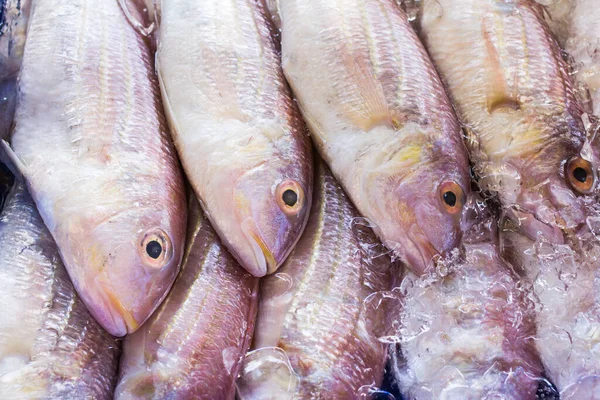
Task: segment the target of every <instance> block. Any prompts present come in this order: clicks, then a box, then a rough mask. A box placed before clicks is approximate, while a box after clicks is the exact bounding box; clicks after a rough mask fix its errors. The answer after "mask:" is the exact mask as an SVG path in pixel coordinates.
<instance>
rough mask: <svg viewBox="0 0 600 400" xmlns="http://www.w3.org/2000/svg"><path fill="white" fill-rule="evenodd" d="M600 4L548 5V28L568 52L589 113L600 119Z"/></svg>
mask: <svg viewBox="0 0 600 400" xmlns="http://www.w3.org/2000/svg"><path fill="white" fill-rule="evenodd" d="M599 6H600V3H599V2H598V1H597V0H569V1H567V0H559V1H553V2H551V4H549V5H548V7H547V11H548V13H547V14H546V15H547V16H549V18H547V20H548V22H549V25H550V27H551V29H552V33H554V34H555V35H556V37H557V39H558V40H559V42H560V44H561V46H562V47H563V48H564V50H565V51H566V52H567V54H568V57H569V60H570V61H571V64H572V65H571V67H572V69H573V72H574V78H575V87H576V89H577V94H578V95H579V98H580V102H581V103H582V105H583V106H585V107H586V111H588V112H592V113H593V114H594V115H596V116H598V115H600V7H599Z"/></svg>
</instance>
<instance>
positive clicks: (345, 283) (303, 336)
mask: <svg viewBox="0 0 600 400" xmlns="http://www.w3.org/2000/svg"><path fill="white" fill-rule="evenodd" d="M314 197H315V198H314V200H313V207H312V209H311V215H310V218H309V221H308V225H307V227H306V230H305V232H304V235H303V236H302V238H301V239H300V241H299V242H298V244H297V245H296V247H295V248H294V250H293V251H292V253H291V254H290V256H289V257H288V259H287V261H286V262H285V263H284V265H283V266H281V268H280V269H279V270H278V271H277V273H275V274H273V275H269V276H266V277H264V278H262V279H261V287H260V302H259V306H258V316H257V320H256V328H255V331H254V340H253V345H252V348H253V349H252V351H250V352H249V353H248V354H247V355H246V359H245V362H244V367H243V369H242V371H241V377H240V379H239V380H238V383H237V388H238V397H239V398H240V399H242V400H244V399H254V400H256V399H308V398H310V399H320V398H328V399H349V398H358V397H359V396H360V394H361V393H362V394H365V395H366V394H367V393H369V390H370V389H374V388H372V386H374V387H377V386H379V385H380V384H381V381H382V378H383V372H384V368H385V365H386V344H385V343H384V342H383V341H381V340H380V337H382V336H384V335H385V333H386V332H387V330H388V329H390V328H389V327H388V325H387V322H388V321H387V310H388V309H390V308H391V306H390V304H391V303H390V302H387V301H386V297H385V296H386V294H387V293H388V292H389V291H390V290H391V288H392V284H393V282H394V280H393V277H394V276H395V273H397V272H398V271H399V269H400V266H399V265H397V263H392V261H391V259H390V256H389V254H388V252H389V251H387V250H386V249H385V248H383V246H382V245H381V243H380V242H379V241H378V239H377V238H376V237H375V236H374V234H373V232H372V230H371V229H370V228H369V227H368V226H367V225H366V224H365V223H364V221H362V218H361V217H360V215H359V214H358V212H357V211H356V209H355V208H354V206H353V205H352V203H351V202H350V201H349V199H348V197H347V196H346V195H345V193H344V191H343V190H342V188H341V187H340V185H338V183H337V182H336V180H335V179H334V178H333V176H332V175H331V172H329V170H328V169H327V167H326V166H325V165H324V163H323V162H319V163H318V166H317V167H316V177H315V187H314Z"/></svg>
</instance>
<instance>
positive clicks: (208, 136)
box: [157, 0, 312, 276]
mask: <svg viewBox="0 0 600 400" xmlns="http://www.w3.org/2000/svg"><path fill="white" fill-rule="evenodd" d="M160 10H161V17H160V33H159V45H158V54H157V60H158V71H159V75H160V78H161V84H162V93H163V99H164V102H165V107H166V109H167V112H168V115H169V120H170V123H171V127H172V131H173V136H174V140H175V145H176V147H177V149H178V152H179V155H180V157H181V160H182V163H183V166H184V169H185V171H186V173H187V176H188V178H189V180H190V182H191V184H192V186H193V188H194V191H195V192H196V194H197V195H198V197H199V199H200V202H201V204H202V206H203V208H204V210H205V211H206V214H207V217H208V218H209V219H210V221H211V223H212V225H213V226H214V227H215V230H216V231H217V233H218V234H219V236H220V237H221V240H223V243H224V244H225V245H227V246H228V248H229V250H230V251H231V252H232V254H233V255H234V256H235V257H236V258H237V259H238V260H239V262H240V264H241V265H242V266H243V267H244V268H246V270H248V271H249V272H250V273H252V274H253V275H255V276H263V275H265V274H268V273H272V272H274V271H275V270H276V269H277V268H278V267H279V265H281V263H282V262H283V260H285V258H286V257H287V255H288V254H289V252H290V251H291V249H292V247H293V246H294V244H295V243H296V241H297V240H298V238H299V236H300V234H301V233H302V230H303V229H304V226H305V224H306V220H307V218H308V211H309V209H310V201H311V199H312V196H311V187H312V155H311V150H310V140H309V138H308V135H307V132H306V127H305V125H304V123H303V122H302V119H301V117H300V114H299V112H298V110H297V107H296V105H295V103H294V101H293V99H292V97H291V93H290V90H289V88H288V86H287V84H286V82H285V78H284V76H283V73H282V71H281V63H280V57H279V52H278V48H277V46H276V43H275V41H274V39H273V35H274V32H273V28H272V26H271V23H270V21H269V20H268V17H267V14H266V10H265V8H264V5H263V4H262V2H260V1H255V0H226V1H216V0H213V1H204V2H197V1H193V0H163V1H162V4H161V8H160Z"/></svg>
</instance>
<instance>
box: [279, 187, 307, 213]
mask: <svg viewBox="0 0 600 400" xmlns="http://www.w3.org/2000/svg"><path fill="white" fill-rule="evenodd" d="M276 196H277V204H278V205H279V208H281V210H282V211H283V212H284V213H285V215H287V216H290V217H292V216H296V215H298V213H300V210H302V207H303V206H304V190H302V187H301V186H300V184H299V183H298V182H296V181H293V180H289V179H288V180H285V181H283V182H281V183H280V184H279V185H278V186H277V190H276Z"/></svg>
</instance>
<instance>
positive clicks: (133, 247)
mask: <svg viewBox="0 0 600 400" xmlns="http://www.w3.org/2000/svg"><path fill="white" fill-rule="evenodd" d="M174 203H175V204H172V205H170V206H167V205H165V207H164V208H163V209H157V207H147V208H145V207H135V206H131V207H129V208H128V209H125V210H121V211H120V212H118V213H116V214H113V215H110V216H108V217H106V216H103V217H101V219H100V220H99V217H98V216H91V217H89V219H88V220H87V224H86V227H85V234H84V235H83V237H82V238H81V239H80V240H81V241H82V242H83V243H82V245H81V246H77V247H78V248H80V249H82V250H81V253H79V254H77V255H76V258H75V262H76V263H78V264H79V265H82V266H85V270H84V271H83V274H84V275H83V279H74V283H75V285H76V287H77V289H78V293H80V294H81V297H82V298H83V300H84V302H85V303H86V305H87V307H88V309H89V310H90V312H91V313H92V314H93V315H94V317H95V318H96V320H97V321H98V322H99V323H100V324H101V325H102V326H103V327H104V328H105V329H106V330H107V331H108V332H109V333H111V334H112V335H114V336H124V335H126V334H130V333H133V332H134V331H136V330H137V329H138V328H139V327H140V326H141V325H142V324H143V323H144V321H146V320H147V319H148V318H149V317H150V315H151V314H152V313H153V312H154V310H155V309H156V308H157V307H158V306H159V305H160V303H161V302H162V300H163V299H164V297H165V296H166V295H167V293H168V291H169V289H170V287H171V285H172V284H173V282H174V280H175V277H176V276H177V273H178V271H179V265H180V262H181V259H182V254H183V246H184V241H185V219H186V208H185V203H180V202H179V201H175V202H174ZM174 205H177V207H174Z"/></svg>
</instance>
